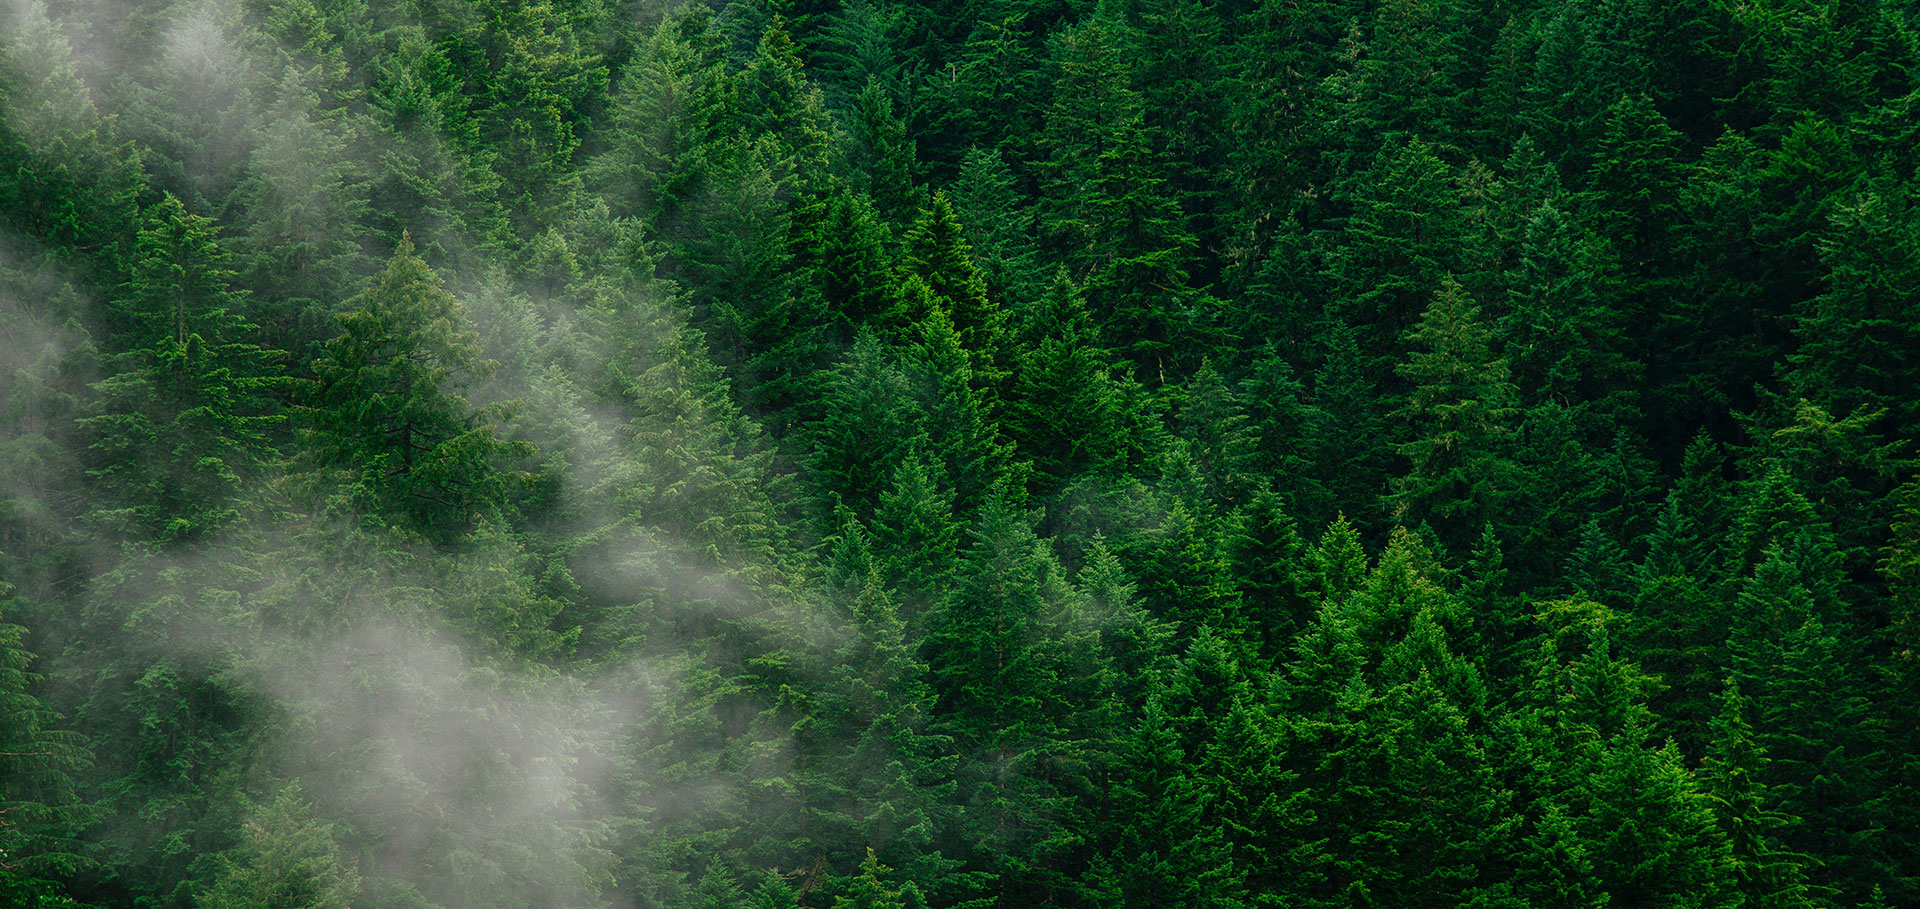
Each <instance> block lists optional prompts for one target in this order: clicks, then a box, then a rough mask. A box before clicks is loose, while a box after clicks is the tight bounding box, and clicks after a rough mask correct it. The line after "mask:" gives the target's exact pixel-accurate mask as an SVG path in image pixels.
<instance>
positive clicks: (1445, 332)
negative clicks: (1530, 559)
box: [1389, 278, 1525, 539]
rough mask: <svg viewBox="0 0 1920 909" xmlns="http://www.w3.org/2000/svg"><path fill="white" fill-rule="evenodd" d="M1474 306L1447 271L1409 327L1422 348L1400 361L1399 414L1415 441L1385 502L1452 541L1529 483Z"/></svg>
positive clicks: (1492, 517) (1507, 390)
mask: <svg viewBox="0 0 1920 909" xmlns="http://www.w3.org/2000/svg"><path fill="white" fill-rule="evenodd" d="M1479 312H1480V310H1479V307H1477V306H1474V305H1473V303H1472V301H1471V300H1470V299H1469V298H1468V296H1467V293H1466V290H1465V289H1464V288H1462V287H1461V286H1460V284H1459V283H1458V282H1456V281H1454V280H1453V279H1451V278H1448V279H1447V280H1446V281H1445V282H1444V283H1443V284H1442V285H1441V287H1440V292H1439V293H1438V294H1437V295H1435V297H1434V300H1433V304H1432V305H1431V306H1429V307H1427V311H1426V314H1425V315H1424V316H1422V317H1421V319H1420V324H1419V325H1418V326H1416V327H1415V328H1414V329H1412V330H1411V331H1409V332H1408V334H1407V339H1408V341H1409V342H1410V343H1412V344H1415V345H1417V346H1418V348H1420V349H1418V350H1416V352H1415V353H1414V354H1413V355H1412V356H1411V357H1410V358H1409V359H1408V360H1407V362H1406V363H1404V364H1402V365H1401V367H1400V368H1399V373H1400V375H1401V377H1402V378H1404V379H1406V380H1407V382H1408V383H1409V384H1411V385H1412V386H1413V395H1412V397H1411V398H1410V399H1409V401H1408V402H1407V406H1406V407H1405V408H1403V409H1402V410H1401V411H1400V412H1399V414H1397V416H1399V417H1400V418H1402V419H1404V420H1407V421H1408V422H1409V423H1410V424H1411V427H1410V428H1411V429H1412V438H1411V439H1410V440H1409V441H1407V442H1404V443H1402V444H1400V445H1399V446H1397V447H1398V449H1399V451H1400V454H1401V455H1403V456H1405V457H1406V458H1407V459H1408V460H1409V461H1410V462H1411V464H1410V468H1409V470H1408V472H1407V473H1406V474H1405V475H1403V476H1402V477H1401V479H1400V480H1399V481H1398V482H1397V483H1396V484H1395V489H1394V492H1393V494H1392V496H1391V497H1390V499H1389V501H1390V502H1391V503H1392V506H1393V510H1394V515H1395V517H1396V518H1398V519H1399V520H1400V521H1402V522H1403V523H1406V524H1413V523H1416V522H1419V521H1423V520H1424V521H1427V522H1429V523H1431V524H1433V525H1435V526H1436V527H1437V528H1439V529H1441V530H1442V531H1443V533H1444V534H1446V536H1448V537H1450V538H1453V539H1463V538H1464V537H1465V535H1466V532H1467V529H1468V528H1473V527H1478V526H1481V525H1483V524H1485V523H1487V522H1488V521H1494V522H1498V521H1500V520H1501V519H1503V518H1505V517H1506V514H1505V511H1506V505H1507V503H1508V502H1510V501H1511V500H1512V499H1513V498H1515V497H1516V496H1517V495H1518V494H1519V492H1520V490H1521V489H1522V488H1524V486H1525V482H1524V479H1525V478H1524V475H1523V474H1522V473H1521V471H1520V467H1519V465H1518V464H1517V463H1516V462H1515V461H1514V460H1513V456H1512V454H1511V446H1512V444H1513V433H1514V417H1515V406H1514V404H1515V400H1516V394H1515V391H1514V387H1513V383H1512V381H1511V380H1510V379H1509V378H1508V373H1507V362H1506V360H1504V359H1497V358H1495V357H1494V355H1493V351H1492V348H1491V341H1490V339H1491V335H1492V333H1491V332H1490V331H1489V330H1488V329H1487V327H1486V326H1485V325H1483V324H1482V323H1481V322H1480V321H1479Z"/></svg>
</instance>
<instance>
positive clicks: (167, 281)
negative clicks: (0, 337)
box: [86, 196, 281, 542]
mask: <svg viewBox="0 0 1920 909" xmlns="http://www.w3.org/2000/svg"><path fill="white" fill-rule="evenodd" d="M134 255H135V256H136V259H135V269H134V273H133V277H132V280H131V281H130V282H128V284H127V285H126V286H125V287H124V288H123V289H122V296H121V297H120V299H119V301H118V305H117V306H116V307H115V309H116V311H117V314H118V315H119V316H120V320H121V322H122V324H123V325H124V328H123V330H122V331H120V332H119V333H117V334H116V335H115V341H116V345H117V346H120V347H121V348H122V350H123V351H124V352H123V353H121V354H120V355H118V356H116V357H114V359H113V361H112V363H113V365H114V366H115V367H117V371H116V373H115V374H114V375H112V376H110V377H108V378H107V379H105V380H104V381H102V382H101V383H99V384H98V385H97V386H96V391H97V392H98V393H99V395H100V400H101V407H100V411H101V412H100V413H99V414H97V415H96V416H93V417H91V418H89V419H88V420H87V421H86V425H87V426H88V428H89V429H91V430H92V431H93V432H94V433H95V436H96V441H95V442H94V444H93V450H94V452H95V453H96V456H97V458H98V460H97V466H95V467H94V469H93V470H92V471H91V475H92V476H93V478H94V481H95V482H96V483H97V484H98V488H99V489H100V490H101V492H103V493H105V495H103V496H102V499H103V501H102V502H101V503H100V504H99V505H98V506H97V507H96V510H95V512H94V518H95V519H96V520H98V521H101V522H103V523H106V524H109V525H110V526H113V527H114V528H116V529H117V530H119V532H121V533H122V534H126V535H128V536H130V537H132V538H134V539H151V540H155V541H158V542H167V541H172V540H184V539H192V538H196V537H202V536H208V535H212V534H214V533H217V532H218V531H220V530H222V529H224V528H226V527H228V526H230V525H232V524H233V523H234V522H236V521H238V520H239V518H240V506H241V504H242V503H243V502H244V501H246V496H247V493H248V492H249V490H248V489H247V486H248V484H249V483H253V482H258V481H259V480H260V479H261V478H262V475H263V474H264V472H265V471H266V469H267V467H268V465H269V464H270V463H271V461H272V459H273V451H272V448H271V444H270V440H269V436H268V432H269V431H270V429H271V427H272V426H273V425H274V424H276V423H278V422H279V420H280V419H281V417H280V415H279V414H278V412H277V411H278V407H277V405H276V402H275V401H274V400H273V399H272V397H271V396H270V395H271V393H272V391H273V390H274V389H275V388H276V386H278V385H279V384H280V382H279V380H278V379H277V378H276V377H274V376H273V372H275V371H277V370H276V369H275V367H274V365H273V361H274V360H276V359H278V354H277V352H275V351H270V350H267V349H265V348H262V347H260V346H258V344H256V343H249V341H250V340H251V339H250V336H251V335H252V334H253V333H254V331H255V326H253V325H252V324H250V323H248V322H247V321H245V317H244V314H243V313H242V312H241V310H242V308H243V307H245V306H246V297H245V295H244V294H243V293H242V292H240V291H238V290H236V289H234V288H233V286H232V284H231V282H232V279H233V277H234V273H233V271H232V268H231V265H230V262H231V260H230V258H229V257H228V255H227V254H226V253H225V251H223V250H222V249H221V248H220V246H219V244H218V241H217V239H216V235H215V229H214V225H213V223H212V222H211V221H209V220H208V219H206V218H201V217H198V216H195V215H189V214H187V213H186V211H185V209H184V208H183V207H182V206H181V204H180V202H179V201H178V200H176V199H174V198H173V197H171V196H169V197H167V198H166V200H165V201H163V202H161V203H160V204H159V205H157V206H155V207H154V208H153V209H152V210H151V211H149V212H148V214H147V216H146V218H145V220H144V229H143V230H141V232H140V233H139V235H138V238H137V240H136V242H135V246H134Z"/></svg>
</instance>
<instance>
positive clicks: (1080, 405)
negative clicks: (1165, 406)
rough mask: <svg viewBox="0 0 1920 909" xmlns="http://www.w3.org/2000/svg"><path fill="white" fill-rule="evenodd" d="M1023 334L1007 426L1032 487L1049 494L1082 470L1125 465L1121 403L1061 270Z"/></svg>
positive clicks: (1088, 323)
mask: <svg viewBox="0 0 1920 909" xmlns="http://www.w3.org/2000/svg"><path fill="white" fill-rule="evenodd" d="M1036 308H1037V309H1038V310H1039V313H1038V315H1037V316H1036V318H1035V319H1034V320H1033V324H1032V325H1030V326H1028V327H1027V330H1025V331H1023V332H1022V334H1021V339H1022V341H1023V343H1022V345H1021V348H1020V349H1021V350H1023V351H1025V352H1026V355H1025V356H1024V357H1023V358H1022V359H1021V362H1020V363H1019V365H1018V368H1017V370H1016V372H1015V374H1014V377H1013V382H1012V392H1011V393H1010V394H1009V396H1008V399H1007V407H1006V412H1007V416H1006V422H1005V428H1006V432H1007V436H1008V437H1009V438H1010V439H1012V440H1013V442H1014V443H1015V445H1016V446H1017V447H1018V450H1019V452H1020V454H1021V455H1022V456H1023V457H1026V458H1028V459H1030V460H1031V461H1032V462H1033V477H1034V490H1033V491H1034V493H1035V494H1036V495H1039V496H1043V497H1044V496H1048V495H1051V494H1052V493H1054V492H1057V491H1059V490H1060V489H1061V488H1062V487H1064V486H1066V485H1067V484H1068V483H1069V482H1071V481H1072V480H1074V479H1076V478H1078V477H1080V476H1082V475H1084V474H1089V473H1092V474H1102V473H1106V472H1108V471H1113V470H1116V469H1118V468H1120V467H1121V466H1122V464H1123V463H1124V462H1123V459H1124V457H1125V456H1126V453H1127V445H1126V441H1125V440H1124V439H1123V438H1122V437H1121V432H1122V427H1123V422H1122V421H1123V420H1124V418H1125V414H1124V412H1123V407H1124V404H1123V402H1122V400H1121V395H1120V391H1119V389H1118V388H1117V387H1116V385H1115V383H1114V381H1113V380H1112V378H1111V377H1110V375H1109V373H1108V363H1107V355H1106V351H1105V350H1104V349H1103V348H1101V347H1100V346H1099V336H1098V334H1097V332H1096V330H1095V328H1094V326H1093V320H1092V317H1091V315H1090V314H1089V313H1088V312H1087V306H1086V302H1085V301H1084V299H1083V298H1082V297H1081V296H1080V293H1079V290H1078V288H1076V287H1074V285H1073V282H1072V281H1070V280H1068V279H1067V277H1066V276H1065V275H1061V276H1059V277H1057V278H1055V280H1054V284H1053V288H1052V289H1051V290H1050V291H1048V293H1047V296H1046V298H1045V299H1044V300H1042V301H1041V303H1040V304H1039V306H1038V307H1036Z"/></svg>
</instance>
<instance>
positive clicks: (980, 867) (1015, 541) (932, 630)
mask: <svg viewBox="0 0 1920 909" xmlns="http://www.w3.org/2000/svg"><path fill="white" fill-rule="evenodd" d="M1076 597H1077V592H1076V591H1074V590H1073V589H1072V587H1071V585H1069V584H1068V583H1067V581H1066V578H1065V577H1064V573H1063V572H1062V570H1061V569H1060V566H1059V564H1058V563H1057V562H1056V561H1055V560H1054V558H1053V556H1052V555H1051V554H1050V553H1048V552H1047V550H1046V546H1045V544H1044V543H1043V542H1041V541H1040V540H1039V539H1038V538H1036V537H1035V536H1034V535H1033V532H1032V530H1031V529H1029V527H1028V524H1027V520H1026V518H1025V517H1024V516H1023V515H1021V514H1020V513H1019V512H1018V511H1017V510H1016V509H1015V508H1014V507H1013V506H1012V505H1010V504H1009V503H1008V502H1006V501H1005V500H1004V499H998V498H996V499H994V500H992V501H991V502H989V503H988V505H987V507H986V508H985V509H983V510H982V512H981V514H980V517H979V520H978V522H977V523H976V525H975V528H974V531H973V538H972V540H971V541H970V543H969V545H968V546H967V548H966V551H965V553H964V554H963V556H962V560H961V568H960V571H959V574H958V576H957V578H956V583H955V584H954V586H953V587H952V588H951V592H950V594H949V596H948V598H947V601H946V602H945V603H944V604H942V605H941V607H940V608H939V609H938V610H936V611H935V613H934V614H933V615H932V616H931V618H930V621H929V623H928V628H929V630H928V635H927V641H926V644H925V647H924V653H925V654H926V659H927V663H928V665H929V666H930V667H931V672H932V679H933V684H934V690H935V693H936V697H937V701H936V709H935V716H936V718H937V719H936V723H935V728H936V729H937V730H939V731H940V732H941V733H942V734H946V735H951V736H953V739H954V747H955V749H956V750H957V751H958V752H959V754H960V758H961V763H960V766H959V769H958V771H957V773H958V776H959V780H960V789H959V792H958V794H957V796H956V801H957V804H959V805H961V806H964V807H963V809H962V811H961V813H960V816H959V817H958V819H957V820H956V825H957V826H956V828H955V830H954V835H956V836H958V837H959V838H960V840H961V842H963V843H965V844H966V849H967V855H966V858H967V860H968V861H967V866H966V867H967V870H969V871H973V872H984V873H986V874H989V875H991V878H990V879H991V880H992V881H993V884H992V890H993V893H995V894H996V895H998V897H999V898H1001V899H1006V898H1010V897H1011V896H1012V895H1013V894H1019V895H1020V896H1019V898H1020V899H1032V898H1034V897H1036V896H1040V895H1044V894H1048V893H1053V894H1064V893H1066V892H1069V891H1070V889H1071V888H1070V886H1069V882H1070V880H1071V879H1072V877H1073V869H1071V868H1070V867H1068V866H1067V865H1066V864H1065V862H1066V859H1067V858H1068V855H1067V854H1066V853H1067V851H1068V850H1070V849H1071V848H1072V847H1073V846H1074V844H1075V842H1076V840H1077V839H1078V834H1077V833H1076V831H1077V830H1078V829H1080V827H1079V825H1080V824H1081V823H1082V819H1081V818H1080V817H1079V816H1078V813H1079V811H1080V810H1082V807H1083V806H1082V805H1081V804H1080V803H1078V802H1077V801H1076V800H1075V799H1074V798H1073V795H1074V793H1075V792H1076V791H1077V789H1078V787H1079V786H1080V785H1082V784H1081V783H1080V782H1079V781H1078V780H1077V779H1076V778H1077V777H1078V776H1079V774H1080V773H1081V772H1082V770H1081V768H1083V767H1084V764H1083V761H1084V755H1083V751H1084V749H1085V748H1086V740H1087V737H1088V730H1086V729H1085V728H1082V726H1081V724H1082V723H1083V722H1085V721H1088V720H1091V719H1092V717H1091V716H1090V715H1088V712H1087V711H1086V709H1085V705H1087V704H1089V703H1093V702H1094V701H1095V699H1096V696H1097V694H1096V692H1097V689H1096V687H1095V686H1096V685H1097V683H1098V679H1097V677H1096V676H1094V675H1093V673H1092V668H1093V667H1092V666H1091V665H1090V662H1091V661H1090V657H1092V656H1093V655H1094V653H1095V651H1094V650H1093V649H1092V647H1091V645H1092V641H1091V640H1090V639H1089V636H1088V631H1089V630H1090V629H1081V628H1078V627H1076V624H1077V623H1075V622H1074V621H1072V612H1073V611H1074V608H1075V606H1076V605H1077V604H1076V602H1075V600H1076Z"/></svg>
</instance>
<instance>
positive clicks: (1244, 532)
mask: <svg viewBox="0 0 1920 909" xmlns="http://www.w3.org/2000/svg"><path fill="white" fill-rule="evenodd" d="M1237 517H1238V520H1237V521H1236V522H1235V525H1234V527H1233V530H1232V531H1231V535H1230V536H1229V537H1228V540H1227V556H1226V557H1227V564H1228V567H1229V572H1228V573H1229V575H1230V576H1231V577H1232V579H1233V582H1234V584H1235V585H1236V586H1237V587H1238V588H1239V590H1240V596H1241V600H1242V605H1241V610H1242V612H1243V613H1244V614H1245V617H1246V620H1247V622H1248V624H1249V626H1250V627H1251V628H1252V630H1253V633H1254V635H1255V638H1256V643H1257V644H1258V646H1259V650H1260V653H1261V655H1262V656H1263V657H1264V658H1265V660H1266V661H1268V662H1271V663H1272V664H1274V665H1278V664H1279V662H1280V659H1279V658H1280V657H1281V655H1283V654H1285V653H1286V652H1287V647H1286V645H1287V644H1288V642H1290V641H1291V640H1292V639H1293V637H1294V635H1296V634H1298V633H1299V632H1300V631H1301V630H1303V629H1305V628H1306V627H1307V624H1308V623H1309V622H1310V621H1312V619H1313V605H1314V603H1313V594H1312V590H1313V582H1312V566H1311V565H1310V564H1309V563H1308V560H1307V547H1306V544H1305V542H1304V541H1303V540H1301V538H1300V531H1299V528H1298V525H1296V524H1295V523H1294V520H1293V518H1292V517H1290V516H1289V515H1288V514H1287V513H1286V511H1285V510H1284V509H1282V508H1281V505H1280V495H1279V494H1278V493H1276V492H1274V491H1273V490H1271V489H1263V490H1260V491H1259V492H1257V493H1255V494H1254V496H1253V500H1252V501H1250V502H1248V503H1247V504H1246V506H1245V507H1244V508H1242V509H1241V510H1240V512H1239V514H1238V516H1237Z"/></svg>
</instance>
